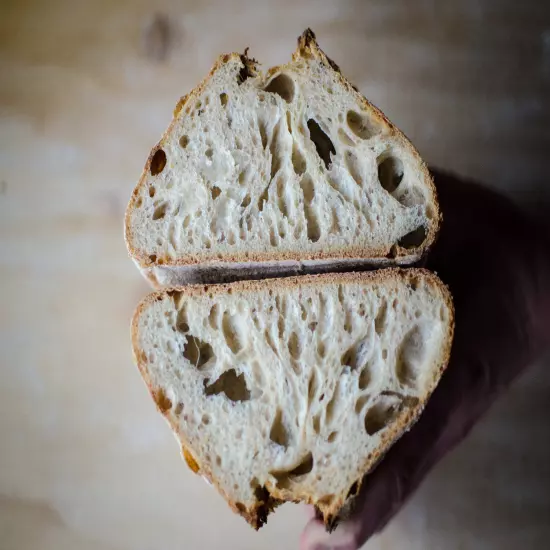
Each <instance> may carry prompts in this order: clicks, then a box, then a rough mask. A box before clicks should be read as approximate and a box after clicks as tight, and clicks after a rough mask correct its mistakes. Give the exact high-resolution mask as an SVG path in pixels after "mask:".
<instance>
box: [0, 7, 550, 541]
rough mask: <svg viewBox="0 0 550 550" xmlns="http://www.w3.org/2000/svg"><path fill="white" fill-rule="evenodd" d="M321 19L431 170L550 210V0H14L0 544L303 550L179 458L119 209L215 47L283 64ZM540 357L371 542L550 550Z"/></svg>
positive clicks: (1, 105) (5, 120) (3, 148)
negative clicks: (150, 366)
mask: <svg viewBox="0 0 550 550" xmlns="http://www.w3.org/2000/svg"><path fill="white" fill-rule="evenodd" d="M306 26H311V27H312V28H313V29H314V30H315V31H316V32H317V34H318V38H319V40H320V42H321V45H322V47H323V48H325V49H326V50H327V51H328V52H329V54H330V55H331V57H333V58H334V59H335V60H336V61H337V62H338V63H339V64H340V65H341V66H342V68H343V70H344V72H345V73H346V74H347V75H348V76H349V77H350V78H351V80H352V81H354V82H355V83H356V84H357V85H358V86H359V87H360V89H361V90H363V91H364V92H365V94H366V95H367V96H368V97H369V98H371V99H372V100H373V101H374V102H375V103H376V104H377V105H378V106H379V107H380V108H382V109H383V110H384V111H385V112H386V114H387V115H388V116H389V117H390V118H391V119H392V120H393V121H394V122H395V123H396V124H397V125H398V126H400V127H401V128H402V129H403V130H404V131H405V132H406V133H407V134H408V135H409V137H410V138H411V139H412V140H413V142H414V143H415V144H416V145H417V147H418V149H419V150H420V152H421V154H423V156H424V157H425V158H426V159H427V160H428V161H429V162H431V163H435V164H437V165H439V166H442V167H445V168H448V169H452V170H454V171H456V172H458V173H460V174H463V175H467V176H473V177H478V178H481V179H483V180H485V181H487V182H488V183H489V184H491V185H493V186H496V187H498V188H500V189H502V190H504V191H506V192H508V193H510V194H512V195H513V196H515V197H516V198H517V199H518V200H521V201H523V202H525V203H528V204H529V205H531V206H534V207H536V208H538V209H539V210H540V211H541V212H544V208H545V205H546V204H548V202H549V198H550V190H549V188H548V186H547V182H548V174H549V171H548V162H549V161H548V152H549V151H550V106H549V102H548V98H549V97H550V9H549V8H548V3H547V2H540V1H539V2H537V1H523V2H517V1H509V0H503V1H500V2H493V1H491V0H463V1H461V2H458V1H457V2H441V1H439V2H438V1H435V0H425V1H415V2H409V1H407V0H402V1H387V0H378V1H360V0H357V1H343V0H342V1H340V2H328V1H323V2H310V1H307V2H300V1H298V0H292V1H290V0H279V2H278V3H275V2H269V3H268V2H260V1H259V0H258V1H254V0H251V1H244V0H242V1H236V0H234V1H233V0H232V1H225V2H224V1H222V0H219V1H218V2H216V1H214V0H205V1H202V2H198V1H197V2H192V1H184V0H179V1H177V2H176V1H175V0H159V1H158V2H155V3H151V2H145V1H141V0H136V1H135V2H130V1H127V0H126V1H119V2H112V1H106V0H105V1H97V2H75V1H73V2H69V1H67V0H59V1H50V2H48V1H42V2H41V1H39V0H25V1H23V0H20V1H15V0H3V1H2V2H1V3H0V277H1V278H0V304H1V305H0V350H1V355H0V367H1V375H0V376H1V382H0V548H2V549H5V550H12V549H18V550H21V549H23V550H26V549H44V550H50V549H52V550H53V549H55V550H60V549H61V550H63V549H74V550H80V549H82V550H88V549H89V550H107V549H120V550H122V549H124V550H125V549H132V550H133V549H157V548H185V549H195V548H197V549H205V550H208V549H215V548H229V549H252V548H268V549H269V548H272V549H275V548H285V549H286V548H296V547H297V540H298V536H299V532H300V528H301V526H302V525H303V523H304V521H305V516H304V515H303V513H302V511H301V510H299V508H297V507H296V506H294V505H286V506H284V507H283V508H282V509H281V510H280V511H279V512H277V514H276V515H274V516H273V517H272V518H271V519H270V521H269V523H268V525H267V526H266V527H265V528H264V529H262V531H260V532H259V533H258V534H256V533H254V532H252V530H250V529H249V528H248V527H247V526H246V525H245V523H244V522H243V521H242V520H241V519H240V518H238V517H237V516H235V515H233V514H232V513H231V512H230V511H229V509H228V508H227V507H226V505H225V503H224V502H223V500H222V499H221V498H220V497H218V496H217V495H216V494H215V492H214V491H213V490H211V489H209V488H208V487H207V486H205V485H204V483H203V482H202V481H201V479H200V478H198V477H196V476H193V475H192V474H191V473H190V472H189V471H188V470H187V468H186V467H185V466H184V465H183V463H182V462H181V460H180V457H179V451H178V448H177V445H176V443H175V442H174V440H173V438H172V436H171V435H170V433H169V430H168V428H167V427H166V426H165V424H164V421H163V420H162V419H161V418H160V417H159V415H157V414H156V413H155V412H154V407H153V405H152V403H151V401H150V399H149V397H148V395H147V394H146V391H145V389H144V387H143V385H142V383H141V381H140V379H139V377H138V374H137V372H136V370H135V368H134V367H133V365H132V360H131V355H130V343H129V330H128V323H129V319H130V316H131V314H132V311H133V308H134V306H135V305H136V303H137V301H138V300H139V298H140V297H141V296H143V295H144V294H145V292H146V291H147V287H146V285H145V283H144V282H143V281H142V279H141V278H140V276H139V274H138V272H137V271H136V269H135V268H134V266H133V265H132V263H131V262H130V260H129V259H128V257H127V254H126V249H125V246H124V242H123V237H122V218H123V212H124V208H125V205H126V201H127V199H128V198H129V195H130V193H131V190H132V188H133V185H134V183H135V181H136V179H137V177H138V176H139V174H140V171H141V168H142V166H143V164H144V162H145V159H146V158H147V155H148V153H149V150H150V148H151V146H152V145H154V143H155V142H156V140H157V139H158V137H159V136H160V133H161V132H162V131H163V130H164V128H165V126H166V125H167V123H168V122H169V119H170V117H171V111H172V108H173V107H174V105H175V103H176V101H177V99H178V97H179V96H180V95H182V94H184V93H185V92H187V91H189V89H190V88H191V87H192V86H193V85H194V84H195V83H196V82H197V81H198V79H199V78H202V77H203V76H204V75H205V74H206V73H207V72H208V70H209V69H210V66H211V64H212V62H213V61H214V59H215V58H216V56H217V55H218V53H220V52H224V51H231V50H238V51H241V50H243V49H244V47H245V46H250V47H251V53H252V55H254V56H255V57H257V58H259V59H260V60H261V61H262V62H263V63H264V66H270V65H271V64H277V63H281V62H284V61H286V60H287V59H288V57H289V55H290V53H291V51H292V50H293V49H294V44H295V38H296V36H297V35H298V34H299V33H300V32H301V31H302V30H303V29H304V28H305V27H306ZM548 366H549V365H548V364H547V365H546V368H545V365H542V364H541V365H539V366H537V367H534V368H533V369H532V370H531V372H530V373H528V375H527V376H526V377H525V378H524V379H522V380H521V381H520V382H519V383H518V384H517V385H516V386H515V387H514V389H513V390H512V391H511V392H510V393H509V394H508V395H507V396H506V397H505V398H503V399H502V400H501V401H500V402H499V403H498V404H497V406H496V407H495V408H494V409H493V410H492V412H491V414H490V415H489V416H488V417H487V419H486V420H485V421H484V422H483V423H482V424H481V425H479V426H478V428H476V430H475V431H474V433H473V434H472V436H471V437H470V438H469V439H468V441H467V442H465V443H464V444H463V445H462V446H461V447H460V448H459V449H458V450H457V452H456V453H454V454H453V455H452V456H450V457H449V458H448V459H447V460H445V461H444V462H443V463H442V464H441V465H440V467H439V468H438V469H437V470H436V471H435V472H434V473H433V475H432V476H431V478H430V479H429V480H428V482H427V483H426V484H425V485H424V486H423V487H422V488H421V490H420V491H419V493H418V494H417V495H416V497H415V498H414V499H413V500H412V501H411V502H410V504H409V505H408V506H407V508H406V509H405V510H404V511H403V513H401V514H400V516H399V517H398V519H397V520H396V521H395V522H394V523H393V524H392V525H391V526H390V527H389V528H388V529H387V530H386V532H385V533H384V534H383V535H382V536H381V537H379V538H376V539H375V540H374V541H373V542H372V543H371V546H370V547H372V548H379V549H389V548H414V549H416V548H418V549H424V548H445V549H447V548H449V549H453V550H454V549H457V550H458V549H463V548H467V549H471V548H484V549H485V548H495V549H499V550H500V549H507V548H510V549H512V548H514V549H516V548H543V547H547V544H548V540H549V538H550V522H549V521H548V520H549V518H550V496H549V495H550V492H549V489H550V450H549V444H548V443H547V441H548V434H549V433H550V411H549V406H548V403H549V400H550V372H549V369H548Z"/></svg>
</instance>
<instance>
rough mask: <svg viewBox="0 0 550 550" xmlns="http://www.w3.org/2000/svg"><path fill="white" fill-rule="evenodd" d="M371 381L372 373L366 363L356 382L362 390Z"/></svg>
mask: <svg viewBox="0 0 550 550" xmlns="http://www.w3.org/2000/svg"><path fill="white" fill-rule="evenodd" d="M371 380H372V373H371V369H370V365H369V364H368V363H367V364H366V365H365V367H364V368H363V370H362V371H361V372H360V373H359V379H358V381H357V383H358V385H359V389H360V390H364V389H365V388H366V387H367V386H368V385H369V384H370V382H371Z"/></svg>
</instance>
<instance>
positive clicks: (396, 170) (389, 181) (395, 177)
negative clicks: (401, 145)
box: [378, 155, 403, 193]
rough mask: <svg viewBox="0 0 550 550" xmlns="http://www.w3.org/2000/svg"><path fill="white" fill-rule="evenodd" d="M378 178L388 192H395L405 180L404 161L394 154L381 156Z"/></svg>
mask: <svg viewBox="0 0 550 550" xmlns="http://www.w3.org/2000/svg"><path fill="white" fill-rule="evenodd" d="M378 180H379V181H380V185H382V187H383V188H384V189H385V190H386V191H387V192H388V193H393V192H394V191H395V190H396V189H397V188H398V187H399V184H400V183H401V181H402V180H403V162H401V160H400V159H398V158H397V157H394V156H392V155H390V156H383V157H381V158H379V159H378Z"/></svg>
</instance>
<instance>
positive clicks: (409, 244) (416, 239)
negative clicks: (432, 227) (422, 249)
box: [397, 225, 427, 250]
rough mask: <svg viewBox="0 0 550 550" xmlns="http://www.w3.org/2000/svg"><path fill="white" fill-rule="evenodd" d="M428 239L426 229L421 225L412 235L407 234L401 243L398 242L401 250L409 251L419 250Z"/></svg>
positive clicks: (401, 239)
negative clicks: (412, 249)
mask: <svg viewBox="0 0 550 550" xmlns="http://www.w3.org/2000/svg"><path fill="white" fill-rule="evenodd" d="M426 237H427V234H426V228H425V227H424V226H423V225H421V226H420V227H418V228H416V229H415V230H414V231H411V232H410V233H407V234H406V235H405V236H404V237H401V238H400V239H399V241H397V244H398V246H400V247H401V248H406V249H407V250H410V249H411V248H418V247H419V246H422V243H423V242H424V241H425V240H426Z"/></svg>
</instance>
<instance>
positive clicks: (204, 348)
mask: <svg viewBox="0 0 550 550" xmlns="http://www.w3.org/2000/svg"><path fill="white" fill-rule="evenodd" d="M183 356H184V357H185V358H186V359H187V360H188V361H189V362H190V363H191V364H192V365H194V366H195V367H196V368H197V369H201V368H202V367H204V365H206V363H208V361H210V359H212V358H213V357H214V350H213V349H212V346H211V345H210V344H209V343H208V342H204V341H203V340H201V339H200V338H197V337H196V336H192V335H188V336H187V341H186V342H185V345H184V346H183Z"/></svg>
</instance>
